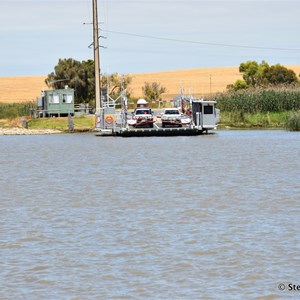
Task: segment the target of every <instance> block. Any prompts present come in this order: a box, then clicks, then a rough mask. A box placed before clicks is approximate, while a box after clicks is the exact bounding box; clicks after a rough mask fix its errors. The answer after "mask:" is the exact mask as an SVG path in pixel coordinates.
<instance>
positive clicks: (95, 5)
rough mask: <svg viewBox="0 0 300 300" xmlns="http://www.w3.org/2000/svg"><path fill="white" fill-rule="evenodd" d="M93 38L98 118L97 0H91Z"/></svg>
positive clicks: (99, 103)
mask: <svg viewBox="0 0 300 300" xmlns="http://www.w3.org/2000/svg"><path fill="white" fill-rule="evenodd" d="M93 37H94V64H95V101H96V115H98V116H100V113H101V107H102V105H101V90H100V56H99V34H98V9H97V0H93Z"/></svg>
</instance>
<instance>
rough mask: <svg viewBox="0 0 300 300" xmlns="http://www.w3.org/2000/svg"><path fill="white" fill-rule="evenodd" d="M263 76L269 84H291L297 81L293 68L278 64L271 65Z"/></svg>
mask: <svg viewBox="0 0 300 300" xmlns="http://www.w3.org/2000/svg"><path fill="white" fill-rule="evenodd" d="M265 77H266V79H267V80H268V82H269V83H270V84H275V85H276V84H282V83H283V84H284V83H287V84H291V83H295V82H297V75H296V73H295V72H294V71H293V70H289V69H287V68H285V67H284V66H281V65H280V64H277V65H274V66H271V67H270V68H269V69H268V70H267V71H266V72H265Z"/></svg>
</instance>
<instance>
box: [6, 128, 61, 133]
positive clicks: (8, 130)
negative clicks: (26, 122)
mask: <svg viewBox="0 0 300 300" xmlns="http://www.w3.org/2000/svg"><path fill="white" fill-rule="evenodd" d="M57 133H61V131H59V130H53V129H26V128H20V127H13V128H0V135H33V134H57Z"/></svg>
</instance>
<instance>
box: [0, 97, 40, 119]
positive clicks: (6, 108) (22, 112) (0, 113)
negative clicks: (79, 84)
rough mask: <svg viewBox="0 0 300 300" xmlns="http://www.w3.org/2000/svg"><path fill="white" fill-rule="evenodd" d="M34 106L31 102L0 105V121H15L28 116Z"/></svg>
mask: <svg viewBox="0 0 300 300" xmlns="http://www.w3.org/2000/svg"><path fill="white" fill-rule="evenodd" d="M33 108H35V104H34V103H33V102H31V101H29V102H20V103H0V119H15V118H18V117H22V116H29V115H30V111H31V109H33Z"/></svg>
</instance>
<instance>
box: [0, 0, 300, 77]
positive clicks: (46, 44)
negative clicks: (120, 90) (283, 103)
mask: <svg viewBox="0 0 300 300" xmlns="http://www.w3.org/2000/svg"><path fill="white" fill-rule="evenodd" d="M299 16H300V1H299V0H294V1H290V0H282V1H278V0H277V1H274V0H273V1H271V0H260V1H258V0H256V1H255V0H254V1H246V0H235V1H226V0H218V1H214V0H212V1H202V0H194V1H192V0H182V1H177V0H98V18H99V27H100V33H99V34H100V35H101V36H103V37H105V38H100V45H101V46H103V48H101V49H100V65H101V72H102V73H110V74H111V73H115V72H116V73H119V74H133V73H145V72H161V71H169V70H183V69H191V68H206V67H223V66H239V64H240V63H242V62H245V61H248V60H255V61H257V62H261V61H262V60H265V61H267V62H268V63H269V64H270V65H273V64H277V63H279V64H282V65H300V38H299V35H300V21H299ZM92 17H93V16H92V0H0V39H1V44H0V76H32V75H43V76H46V75H48V74H49V73H51V72H53V71H54V67H55V65H57V63H58V60H59V59H60V58H62V59H63V58H73V59H75V60H79V61H83V60H88V59H93V49H92V48H89V45H90V44H91V43H92V42H93V33H92V25H91V24H90V23H91V22H92Z"/></svg>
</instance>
